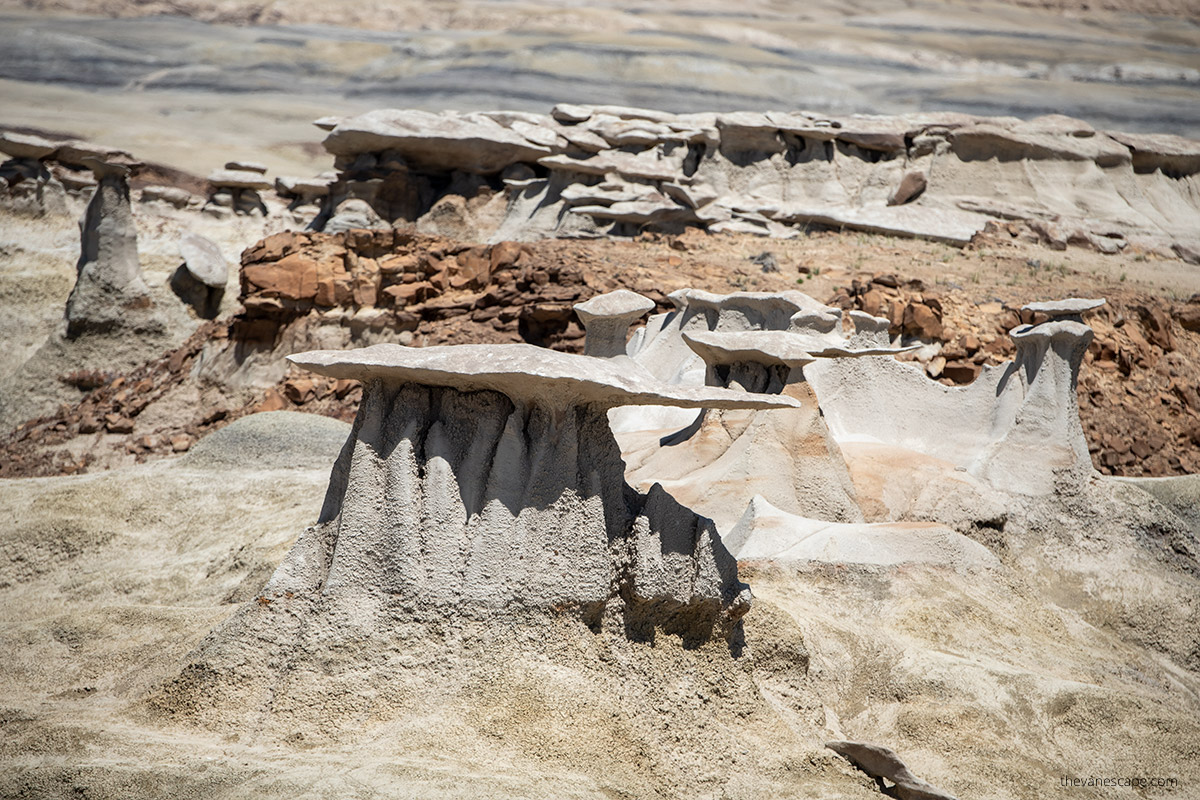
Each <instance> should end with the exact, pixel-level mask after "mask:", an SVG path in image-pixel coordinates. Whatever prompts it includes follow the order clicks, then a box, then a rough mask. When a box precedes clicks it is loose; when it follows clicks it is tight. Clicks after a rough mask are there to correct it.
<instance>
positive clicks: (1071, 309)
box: [1021, 297, 1107, 317]
mask: <svg viewBox="0 0 1200 800" xmlns="http://www.w3.org/2000/svg"><path fill="white" fill-rule="evenodd" d="M1106 302H1107V301H1106V300H1104V299H1102V298H1101V299H1090V298H1083V297H1068V298H1067V299H1065V300H1043V301H1041V302H1038V303H1027V304H1025V305H1023V306H1021V310H1022V311H1032V312H1034V313H1035V314H1037V313H1041V314H1045V315H1046V316H1048V317H1073V316H1080V315H1082V314H1086V313H1087V312H1089V311H1093V310H1095V309H1097V308H1099V307H1100V306H1102V305H1104V304H1105V303H1106Z"/></svg>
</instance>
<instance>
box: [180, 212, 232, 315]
mask: <svg viewBox="0 0 1200 800" xmlns="http://www.w3.org/2000/svg"><path fill="white" fill-rule="evenodd" d="M179 255H180V256H182V257H183V263H182V264H181V265H180V266H179V268H178V269H176V270H175V272H174V273H173V274H172V275H171V289H172V290H173V291H174V292H175V294H176V295H178V296H179V299H181V300H183V301H184V302H185V303H187V304H188V305H190V306H191V307H192V308H193V309H195V311H196V314H197V315H199V316H200V317H202V318H204V319H213V318H214V317H216V316H217V313H218V311H219V310H220V308H221V299H222V298H223V297H224V296H225V285H226V284H227V283H228V282H229V264H228V262H226V261H225V256H224V255H222V254H221V248H220V247H218V246H217V243H216V242H214V241H212V240H211V239H208V238H205V237H204V236H201V235H200V234H198V233H185V234H184V235H183V236H182V237H180V239H179Z"/></svg>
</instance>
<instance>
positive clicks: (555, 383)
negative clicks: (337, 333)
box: [288, 344, 800, 409]
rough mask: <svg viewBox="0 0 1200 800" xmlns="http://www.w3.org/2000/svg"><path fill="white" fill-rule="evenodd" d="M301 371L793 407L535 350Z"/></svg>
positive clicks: (419, 355) (563, 402) (389, 356)
mask: <svg viewBox="0 0 1200 800" xmlns="http://www.w3.org/2000/svg"><path fill="white" fill-rule="evenodd" d="M288 360H289V361H291V362H292V363H293V364H295V365H296V366H299V367H304V368H305V369H308V370H311V371H312V372H316V373H318V374H320V375H327V376H329V377H331V378H350V379H356V380H361V381H364V382H370V381H376V380H378V381H384V382H391V383H415V384H421V385H425V386H440V387H447V388H452V389H457V390H459V391H464V392H472V391H493V392H499V393H501V394H503V395H506V396H507V397H509V398H510V399H512V400H514V401H517V402H521V403H530V404H533V405H545V406H549V405H559V406H585V405H587V406H596V407H599V408H601V409H607V408H614V407H616V406H629V405H655V406H677V407H680V408H747V409H762V408H788V407H798V406H799V405H800V404H799V403H798V402H797V401H795V400H793V399H792V398H790V397H782V396H767V395H749V394H747V393H745V392H734V391H730V390H728V389H722V388H716V387H711V386H681V385H678V384H667V383H663V382H662V381H659V380H658V379H656V378H654V377H653V376H652V375H650V373H648V372H646V371H645V370H644V369H642V368H640V367H639V366H638V365H637V364H635V363H633V362H631V361H629V360H625V359H616V360H611V359H596V358H588V357H585V356H578V355H573V354H571V353H560V352H558V351H556V350H547V349H546V348H544V347H535V346H533V345H530V344H501V345H489V344H464V345H449V346H442V347H405V346H404V345H398V344H377V345H372V346H371V347H364V348H362V349H361V350H315V351H313V352H309V353H300V354H297V355H292V356H288Z"/></svg>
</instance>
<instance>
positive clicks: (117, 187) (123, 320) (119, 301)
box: [66, 157, 163, 338]
mask: <svg viewBox="0 0 1200 800" xmlns="http://www.w3.org/2000/svg"><path fill="white" fill-rule="evenodd" d="M85 161H86V163H87V165H88V166H89V167H90V168H91V169H92V171H93V173H94V174H95V176H96V181H97V186H96V190H95V193H94V194H93V195H92V199H91V201H90V202H89V203H88V207H87V211H86V212H85V213H84V216H83V219H82V220H81V221H80V229H81V232H82V237H81V238H82V243H81V248H80V254H79V263H78V264H77V265H76V269H77V271H78V277H77V278H76V281H75V288H74V289H72V290H71V296H70V297H69V298H68V299H67V310H66V318H67V336H68V337H72V338H73V337H76V336H79V335H81V334H83V333H109V332H112V331H115V330H118V329H123V330H132V331H138V332H151V331H159V330H161V329H162V327H163V322H162V320H161V319H160V318H159V317H158V315H156V314H155V313H154V310H153V308H152V306H153V302H152V301H151V298H150V290H149V289H148V288H147V287H146V283H145V281H144V280H143V279H142V268H141V265H140V263H139V262H138V249H137V227H136V225H135V224H134V221H133V213H132V211H131V209H130V206H129V175H130V173H131V171H132V169H133V168H134V167H136V166H137V165H136V162H130V161H128V160H125V159H111V160H101V159H99V158H93V157H89V158H87V159H85Z"/></svg>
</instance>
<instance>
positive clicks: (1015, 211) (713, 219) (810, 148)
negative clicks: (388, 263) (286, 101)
mask: <svg viewBox="0 0 1200 800" xmlns="http://www.w3.org/2000/svg"><path fill="white" fill-rule="evenodd" d="M321 127H323V128H326V129H328V130H329V131H330V132H329V134H328V136H327V137H326V139H325V146H326V149H327V150H329V152H330V153H332V154H333V155H334V156H335V157H336V162H335V165H336V168H337V170H338V181H337V182H336V183H335V184H334V185H333V187H332V188H331V191H330V209H328V213H327V215H326V219H329V218H330V217H331V216H333V217H335V216H336V215H337V214H338V213H339V211H338V209H339V207H340V206H341V204H342V203H346V202H350V201H352V200H353V201H356V202H358V203H360V204H365V205H366V206H368V207H369V209H370V211H371V216H372V217H373V221H374V222H375V223H376V224H378V225H390V224H394V223H396V222H399V221H417V220H418V219H422V218H424V216H425V215H427V214H429V213H431V212H432V210H433V209H435V208H437V207H438V206H439V203H440V201H441V200H442V199H443V198H445V197H448V196H450V195H458V196H460V197H461V198H464V199H465V200H466V202H467V204H468V205H470V206H472V208H471V213H466V212H465V211H462V209H460V212H461V213H462V218H463V220H464V221H465V222H469V223H473V224H476V225H477V226H480V227H479V231H478V235H479V236H481V237H487V236H491V237H493V238H494V239H496V240H499V239H518V240H519V239H532V238H538V237H541V236H550V235H557V236H561V235H600V234H629V233H635V232H637V231H639V230H643V229H646V228H652V229H660V230H668V231H670V230H678V229H681V228H683V227H686V226H697V227H702V228H706V229H708V230H710V231H713V232H722V231H730V232H751V233H758V234H763V235H770V236H794V235H797V234H798V233H799V232H800V231H802V230H803V229H805V228H806V227H808V226H812V225H818V226H833V227H836V228H850V229H856V230H865V231H873V232H881V233H888V234H895V235H905V236H921V237H927V238H931V239H935V240H940V241H945V242H948V243H951V244H963V243H966V242H967V241H969V240H970V239H971V238H972V237H973V236H975V235H976V234H977V233H979V232H980V231H982V230H983V229H984V228H985V226H986V225H987V224H988V223H989V222H994V221H996V220H1006V221H1014V220H1016V221H1021V222H1022V223H1024V224H1026V225H1027V226H1028V229H1029V230H1030V231H1031V233H1032V234H1033V235H1036V236H1038V237H1040V238H1042V239H1045V240H1046V241H1047V242H1050V243H1051V244H1054V245H1055V246H1058V243H1061V245H1062V246H1063V247H1065V246H1067V244H1075V245H1082V246H1087V247H1092V248H1094V249H1097V250H1101V251H1102V252H1116V251H1118V250H1120V249H1121V248H1123V247H1125V246H1126V245H1127V244H1129V243H1136V244H1138V245H1139V246H1142V247H1148V248H1153V249H1158V250H1161V251H1162V252H1164V253H1166V254H1173V253H1180V252H1192V251H1193V249H1194V247H1195V244H1196V239H1197V234H1196V228H1195V219H1196V217H1197V214H1198V213H1200V207H1198V206H1197V203H1196V200H1195V198H1196V196H1197V181H1198V180H1200V178H1198V177H1197V176H1198V174H1200V143H1197V142H1193V141H1189V140H1185V139H1180V138H1179V137H1174V136H1147V135H1143V136H1136V137H1132V136H1129V135H1126V134H1121V133H1107V132H1103V131H1097V130H1095V129H1093V128H1092V127H1091V126H1089V125H1088V124H1087V123H1085V122H1082V121H1080V120H1075V119H1070V118H1068V117H1062V116H1057V115H1051V116H1046V117H1039V118H1037V119H1034V120H1031V121H1021V120H1017V119H1013V118H1009V117H1003V118H985V117H973V116H969V115H964V114H953V113H938V114H920V115H910V116H905V117H870V116H847V117H830V116H824V115H818V114H811V113H807V112H789V113H779V112H766V113H751V112H735V113H724V114H712V113H709V114H682V115H675V114H668V113H663V112H657V111H649V110H645V109H635V108H621V107H614V106H594V107H591V106H588V107H585V106H567V105H560V106H557V107H556V108H555V109H554V110H553V112H552V113H551V114H550V115H542V114H528V113H517V112H503V111H498V112H472V113H458V112H442V113H439V114H432V113H429V112H424V111H406V110H395V109H389V110H381V111H373V112H369V113H367V114H363V115H361V116H358V117H350V118H345V119H338V120H324V121H322V123H321ZM1034 166H1036V169H1034V168H1032V167H1034ZM1000 195H1003V197H1004V199H1003V200H995V199H994V198H995V197H997V196H1000ZM485 206H486V207H487V208H488V209H490V210H488V211H485V210H484V207H485ZM355 213H356V214H359V215H360V216H361V213H362V210H361V209H359V211H358V212H355ZM322 222H323V221H321V220H319V221H318V224H321V223H322ZM485 228H486V230H485ZM1180 247H1183V248H1184V250H1180V249H1179V248H1180ZM1189 248H1191V249H1189Z"/></svg>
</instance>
